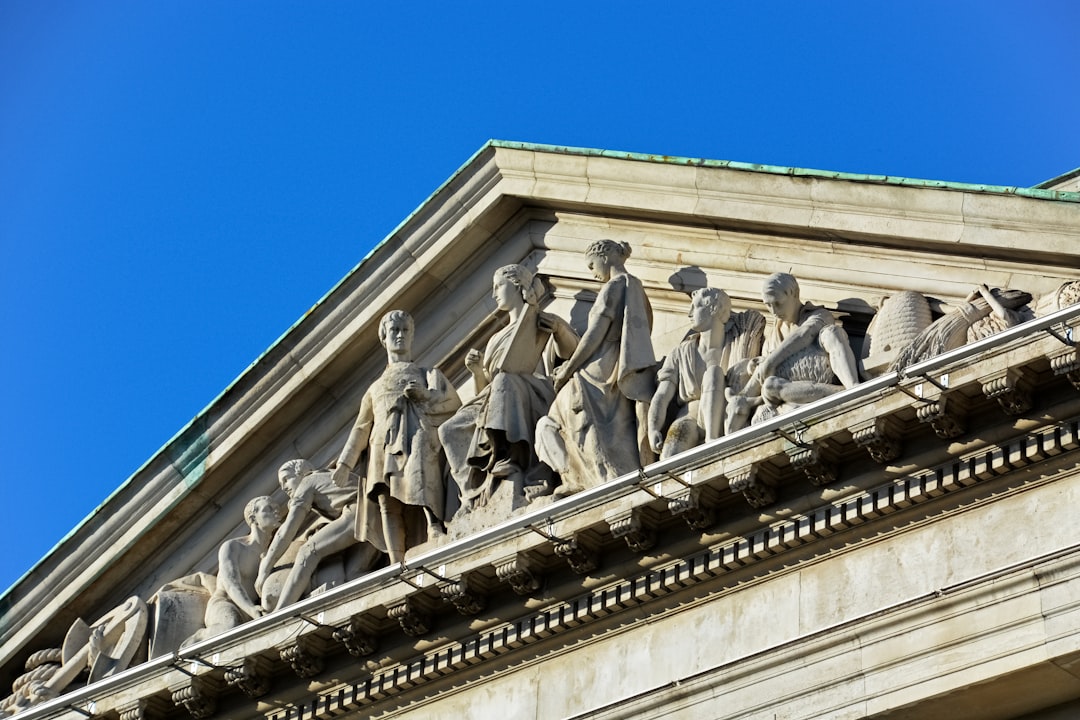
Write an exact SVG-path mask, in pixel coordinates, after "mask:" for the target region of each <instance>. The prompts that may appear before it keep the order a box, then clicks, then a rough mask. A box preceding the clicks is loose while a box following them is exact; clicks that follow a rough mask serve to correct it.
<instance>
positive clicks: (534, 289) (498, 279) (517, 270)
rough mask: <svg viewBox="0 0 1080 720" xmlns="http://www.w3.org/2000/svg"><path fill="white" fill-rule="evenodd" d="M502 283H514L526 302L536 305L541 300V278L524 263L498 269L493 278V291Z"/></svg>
mask: <svg viewBox="0 0 1080 720" xmlns="http://www.w3.org/2000/svg"><path fill="white" fill-rule="evenodd" d="M502 283H509V284H510V285H512V286H513V287H514V288H515V289H516V290H517V292H518V294H520V295H521V299H522V300H524V301H525V303H526V304H528V305H536V304H537V303H539V302H540V296H541V295H542V294H543V286H542V285H541V284H540V279H539V278H537V277H536V276H535V275H533V274H532V273H531V272H529V269H528V268H526V267H525V266H524V265H504V266H503V267H501V268H499V269H498V270H496V271H495V277H494V278H493V279H492V285H493V286H494V289H493V291H492V292H493V293H494V292H496V291H497V288H498V287H499V285H500V284H502Z"/></svg>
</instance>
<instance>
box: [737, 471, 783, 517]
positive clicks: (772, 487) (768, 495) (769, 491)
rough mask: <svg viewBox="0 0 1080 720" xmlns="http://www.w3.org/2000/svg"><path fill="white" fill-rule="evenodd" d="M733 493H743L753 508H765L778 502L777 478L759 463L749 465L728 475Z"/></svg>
mask: <svg viewBox="0 0 1080 720" xmlns="http://www.w3.org/2000/svg"><path fill="white" fill-rule="evenodd" d="M728 486H729V487H730V488H731V492H733V493H742V496H743V497H744V498H746V502H748V503H749V504H750V507H752V508H763V507H765V506H767V505H772V504H773V503H774V502H776V480H775V478H773V477H772V476H771V475H770V474H768V473H767V472H764V471H762V470H761V469H760V468H759V467H758V466H757V465H749V466H747V467H745V468H741V469H739V470H737V471H735V472H733V473H730V474H729V475H728Z"/></svg>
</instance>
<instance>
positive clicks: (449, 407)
mask: <svg viewBox="0 0 1080 720" xmlns="http://www.w3.org/2000/svg"><path fill="white" fill-rule="evenodd" d="M427 376H428V385H429V388H428V390H429V395H428V400H427V406H426V410H427V414H428V415H429V416H434V417H433V418H432V420H433V421H435V422H438V423H440V424H441V421H442V419H443V418H445V417H448V416H450V415H453V414H454V413H455V412H457V410H458V408H460V407H461V398H460V397H458V394H457V390H455V389H454V386H453V385H451V384H450V381H449V380H447V379H446V376H445V375H443V374H442V371H441V370H437V369H436V370H430V371H428V374H427Z"/></svg>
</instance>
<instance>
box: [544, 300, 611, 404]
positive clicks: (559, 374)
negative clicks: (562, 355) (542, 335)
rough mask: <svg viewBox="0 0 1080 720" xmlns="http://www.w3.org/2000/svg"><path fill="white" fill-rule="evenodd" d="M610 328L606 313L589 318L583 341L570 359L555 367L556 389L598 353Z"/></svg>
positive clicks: (609, 319)
mask: <svg viewBox="0 0 1080 720" xmlns="http://www.w3.org/2000/svg"><path fill="white" fill-rule="evenodd" d="M610 328H611V318H609V317H607V316H606V315H597V316H595V317H592V318H589V327H588V328H587V329H586V330H585V334H584V335H582V336H581V341H580V342H579V343H578V344H577V348H575V350H574V352H573V354H572V355H570V359H569V360H567V361H566V362H565V363H563V364H562V365H560V366H559V367H558V368H556V369H555V389H556V390H558V389H559V388H561V387H562V386H563V385H565V384H566V383H567V382H568V381H569V380H570V378H571V377H573V375H574V373H576V372H577V371H578V370H580V369H581V368H582V367H583V366H584V365H585V363H586V361H587V360H588V359H589V358H591V357H592V356H593V355H595V354H596V351H597V350H599V349H600V346H601V345H602V344H603V343H604V338H605V337H607V333H608V330H609V329H610Z"/></svg>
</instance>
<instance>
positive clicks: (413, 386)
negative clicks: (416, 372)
mask: <svg viewBox="0 0 1080 720" xmlns="http://www.w3.org/2000/svg"><path fill="white" fill-rule="evenodd" d="M405 397H407V398H409V399H410V400H412V401H414V402H424V401H425V400H427V399H428V398H429V397H431V394H430V393H429V392H428V391H427V388H426V387H424V386H423V385H421V384H420V383H417V382H410V383H409V384H408V385H406V386H405Z"/></svg>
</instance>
